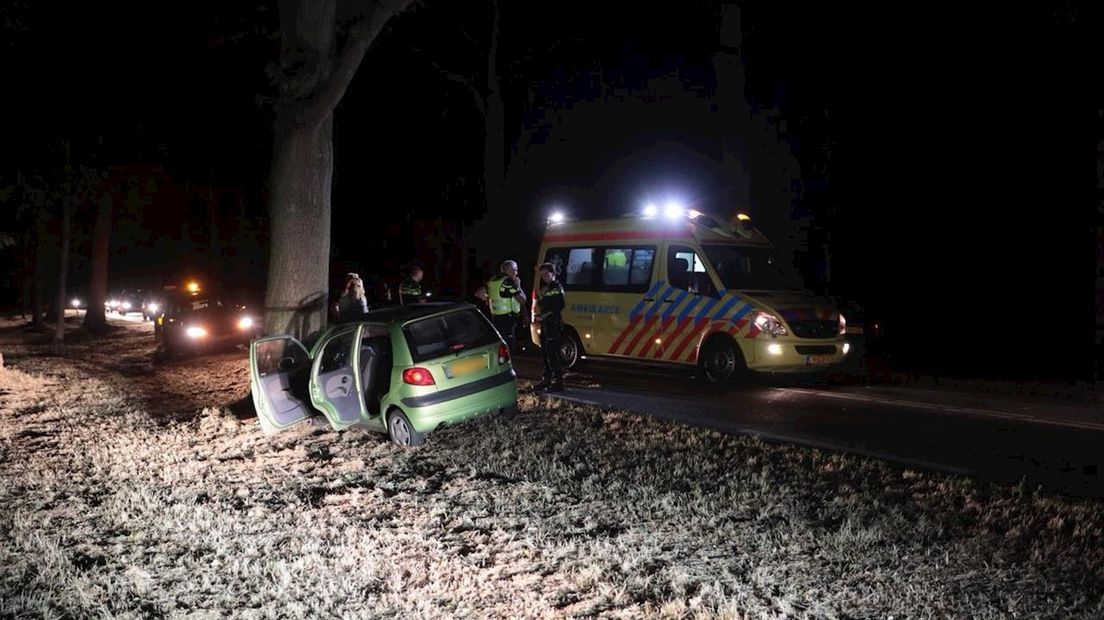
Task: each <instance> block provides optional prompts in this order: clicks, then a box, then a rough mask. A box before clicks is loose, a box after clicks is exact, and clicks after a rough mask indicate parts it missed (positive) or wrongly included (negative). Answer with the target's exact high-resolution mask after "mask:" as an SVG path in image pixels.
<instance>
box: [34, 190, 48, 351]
mask: <svg viewBox="0 0 1104 620" xmlns="http://www.w3.org/2000/svg"><path fill="white" fill-rule="evenodd" d="M37 219H38V221H37V223H36V228H37V231H36V232H35V261H34V262H35V264H34V292H33V293H32V299H31V306H32V308H31V311H32V313H33V314H32V315H31V325H33V326H34V330H35V331H46V325H45V323H43V321H42V317H43V310H42V306H43V302H44V297H45V295H46V288H45V280H46V214H45V210H41V211H40V212H39V213H38V218H37Z"/></svg>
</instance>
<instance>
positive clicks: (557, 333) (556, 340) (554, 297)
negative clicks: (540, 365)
mask: <svg viewBox="0 0 1104 620" xmlns="http://www.w3.org/2000/svg"><path fill="white" fill-rule="evenodd" d="M539 273H540V287H539V289H538V290H537V308H538V312H539V313H540V314H539V315H538V316H535V317H533V321H534V322H539V323H540V340H541V352H542V353H543V354H544V378H543V379H542V380H541V382H540V383H538V384H537V385H536V386H534V387H533V389H534V390H537V391H542V392H559V391H561V390H563V389H564V384H563V360H562V359H560V342H561V339H562V338H563V331H564V327H563V315H562V314H561V313H562V312H563V309H564V305H565V304H566V300H565V299H564V289H563V285H562V284H560V282H559V281H558V280H556V267H555V265H553V264H552V263H542V264H541V266H540V268H539Z"/></svg>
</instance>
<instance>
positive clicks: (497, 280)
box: [487, 260, 525, 353]
mask: <svg viewBox="0 0 1104 620" xmlns="http://www.w3.org/2000/svg"><path fill="white" fill-rule="evenodd" d="M498 270H499V274H498V275H497V276H495V277H493V278H491V280H490V282H488V283H487V297H488V299H489V301H490V304H491V322H492V323H494V326H495V329H497V330H498V333H499V334H501V335H502V339H503V340H505V341H506V346H507V347H509V348H510V352H511V353H513V352H514V351H515V344H516V343H515V331H516V329H517V325H518V322H519V320H520V318H521V312H522V308H524V304H525V292H524V291H522V290H521V279H520V278H518V275H517V273H518V266H517V263H516V262H514V261H512V260H507V261H503V263H502V265H501V266H499V268H498Z"/></svg>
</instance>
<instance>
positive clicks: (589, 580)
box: [0, 320, 1104, 618]
mask: <svg viewBox="0 0 1104 620" xmlns="http://www.w3.org/2000/svg"><path fill="white" fill-rule="evenodd" d="M48 340H49V338H48V336H46V335H37V334H32V333H29V332H27V331H26V330H25V329H24V328H23V327H22V325H21V323H20V322H18V321H13V320H6V321H3V322H0V353H2V354H3V358H4V367H3V369H2V370H0V566H2V567H3V569H0V616H3V617H74V618H77V617H79V618H84V617H188V618H222V617H246V618H276V617H280V618H284V617H303V618H306V617H310V618H318V617H401V618H456V617H480V618H560V617H609V618H638V617H662V618H713V617H719V618H888V617H894V618H926V617H970V618H1021V617H1031V618H1066V617H1078V618H1089V617H1104V511H1102V510H1101V509H1102V507H1104V505H1102V503H1101V502H1100V501H1096V500H1070V499H1066V498H1062V497H1059V496H1053V495H1048V494H1045V493H1042V492H1039V491H1037V490H1033V489H1030V488H1026V487H1024V486H998V485H988V484H981V483H975V482H973V481H971V480H969V479H965V478H960V477H955V476H951V475H945V474H937V473H928V472H918V471H915V470H911V469H908V468H905V467H901V466H896V465H890V464H887V463H884V462H881V461H878V460H873V459H864V458H858V457H850V456H843V455H839V454H833V453H827V452H822V451H818V450H814V449H807V448H797V447H790V446H779V445H770V444H764V443H762V442H760V441H757V440H755V439H752V438H746V437H733V436H726V435H722V434H719V433H716V432H711V431H706V430H701V429H692V428H686V427H681V426H678V425H674V424H669V423H664V422H659V421H655V420H652V419H648V418H642V417H638V416H634V415H631V414H627V413H621V412H605V411H598V410H594V409H590V408H586V407H578V406H570V405H566V404H563V403H559V402H557V401H553V400H550V399H544V398H536V397H525V398H523V401H522V403H521V405H522V411H521V414H520V415H518V416H517V417H514V418H502V417H495V416H485V417H482V418H478V419H476V420H473V421H470V422H467V423H464V424H461V425H458V426H455V427H451V428H445V429H442V430H440V431H438V432H437V433H434V434H432V435H431V436H430V439H429V442H428V444H427V445H426V446H423V447H419V448H414V449H401V448H397V447H395V446H393V445H391V444H390V443H389V442H387V440H386V438H385V437H384V436H383V435H377V434H372V433H367V432H363V431H358V430H350V431H346V432H342V433H337V432H333V431H331V430H329V429H328V428H318V427H312V426H306V425H304V426H300V427H298V428H295V429H292V430H288V431H285V432H284V433H280V434H276V435H266V434H264V433H263V432H262V431H261V429H260V427H259V425H258V423H257V421H256V418H255V417H254V414H253V410H252V403H251V401H250V398H249V380H248V369H247V362H246V358H245V355H244V353H242V352H241V351H230V352H226V353H219V354H215V355H210V356H204V357H197V358H192V359H184V360H176V361H155V356H154V343H153V340H152V333H151V331H150V329H149V327H148V326H143V325H134V324H132V325H126V326H120V327H119V329H117V330H115V331H114V332H113V333H111V334H109V335H108V336H104V337H99V338H92V337H89V336H87V335H85V334H82V333H81V332H80V331H79V330H75V331H74V332H72V333H71V334H70V336H69V342H68V344H66V345H65V346H64V347H62V348H55V347H52V346H50V345H49V344H48Z"/></svg>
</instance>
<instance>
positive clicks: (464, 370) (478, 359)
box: [445, 355, 487, 379]
mask: <svg viewBox="0 0 1104 620" xmlns="http://www.w3.org/2000/svg"><path fill="white" fill-rule="evenodd" d="M486 367H487V356H486V355H477V356H475V357H469V358H467V359H462V360H460V361H458V362H453V363H451V364H449V365H447V366H445V376H446V377H448V378H449V379H452V378H453V377H462V376H464V375H467V374H471V373H473V372H475V371H477V370H483V369H484V368H486Z"/></svg>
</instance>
